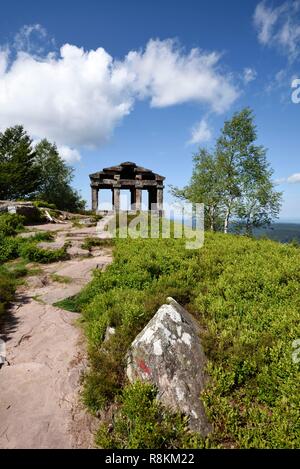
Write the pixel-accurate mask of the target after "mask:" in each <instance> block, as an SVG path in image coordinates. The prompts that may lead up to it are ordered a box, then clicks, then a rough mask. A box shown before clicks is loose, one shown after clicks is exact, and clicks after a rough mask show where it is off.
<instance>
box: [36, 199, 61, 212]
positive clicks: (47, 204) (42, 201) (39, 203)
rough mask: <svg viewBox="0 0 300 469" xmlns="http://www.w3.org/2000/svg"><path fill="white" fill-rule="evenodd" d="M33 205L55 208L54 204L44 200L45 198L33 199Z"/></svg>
mask: <svg viewBox="0 0 300 469" xmlns="http://www.w3.org/2000/svg"><path fill="white" fill-rule="evenodd" d="M33 205H35V207H37V208H39V207H43V208H50V209H52V210H56V209H57V207H56V205H55V204H51V203H49V202H46V201H45V200H34V201H33Z"/></svg>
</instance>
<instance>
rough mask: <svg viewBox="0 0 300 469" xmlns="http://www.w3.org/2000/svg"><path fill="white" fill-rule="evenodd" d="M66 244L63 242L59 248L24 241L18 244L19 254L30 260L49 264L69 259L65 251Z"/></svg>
mask: <svg viewBox="0 0 300 469" xmlns="http://www.w3.org/2000/svg"><path fill="white" fill-rule="evenodd" d="M67 248H68V245H67V244H65V245H64V246H63V247H62V248H59V249H44V248H39V247H38V246H37V245H36V242H34V241H28V242H24V243H22V244H21V246H20V250H19V254H20V255H21V256H22V257H23V258H24V259H27V260H28V261H30V262H39V263H41V264H49V263H50V262H58V261H62V260H66V259H69V254H68V252H67Z"/></svg>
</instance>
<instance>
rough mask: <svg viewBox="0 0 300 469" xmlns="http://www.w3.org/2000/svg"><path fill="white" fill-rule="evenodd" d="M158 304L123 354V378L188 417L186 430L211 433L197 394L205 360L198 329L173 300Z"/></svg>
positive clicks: (200, 389) (203, 382)
mask: <svg viewBox="0 0 300 469" xmlns="http://www.w3.org/2000/svg"><path fill="white" fill-rule="evenodd" d="M168 302H169V304H165V305H162V306H161V307H160V308H159V310H158V311H157V313H156V314H155V316H154V317H153V318H152V319H151V321H150V322H149V323H148V324H147V326H146V327H145V328H144V329H143V331H142V332H141V333H140V334H139V335H138V336H137V337H136V339H135V340H134V342H133V343H132V344H131V347H130V349H129V351H128V354H127V370H126V371H127V376H128V379H129V381H130V382H134V381H135V380H137V379H139V380H141V381H145V382H150V383H152V384H154V385H155V386H156V387H157V389H158V396H157V397H158V399H159V400H160V401H161V402H162V403H163V404H164V405H165V406H167V407H169V408H171V409H172V410H175V411H180V412H182V413H184V414H185V415H186V416H188V417H189V427H190V429H191V430H194V431H198V432H199V433H201V435H203V436H206V435H207V434H208V433H210V431H211V425H210V423H209V422H208V419H207V416H206V414H205V410H204V407H203V404H202V402H201V400H200V394H201V392H202V391H203V390H204V388H205V384H206V381H207V376H206V373H205V363H206V358H205V355H204V352H203V349H202V346H201V342H200V337H199V327H198V325H197V323H196V321H195V320H194V319H193V318H192V316H191V315H190V314H189V313H188V312H187V311H186V310H185V309H184V308H182V307H181V306H180V305H179V304H178V303H177V302H176V301H175V300H174V299H173V298H168Z"/></svg>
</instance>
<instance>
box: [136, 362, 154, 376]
mask: <svg viewBox="0 0 300 469" xmlns="http://www.w3.org/2000/svg"><path fill="white" fill-rule="evenodd" d="M137 365H138V367H139V368H140V369H141V370H142V371H143V372H144V373H147V375H150V373H151V369H150V368H149V367H148V366H147V365H146V363H145V362H144V360H137Z"/></svg>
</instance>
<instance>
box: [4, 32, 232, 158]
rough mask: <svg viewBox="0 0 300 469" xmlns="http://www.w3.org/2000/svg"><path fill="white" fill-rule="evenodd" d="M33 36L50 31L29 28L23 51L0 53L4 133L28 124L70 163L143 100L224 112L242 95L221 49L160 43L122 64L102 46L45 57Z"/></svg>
mask: <svg viewBox="0 0 300 469" xmlns="http://www.w3.org/2000/svg"><path fill="white" fill-rule="evenodd" d="M33 34H37V35H39V37H40V38H42V37H44V36H45V34H46V32H45V30H44V29H43V28H42V27H41V26H40V25H33V26H26V27H24V28H23V30H22V31H21V32H20V33H19V35H18V36H17V37H16V40H15V50H16V49H17V53H16V54H12V50H11V48H10V49H9V48H7V47H6V48H2V49H1V48H0V109H1V113H0V129H4V128H6V127H8V126H11V125H15V124H23V125H24V127H25V128H26V129H27V130H28V131H29V132H30V134H31V135H32V136H33V138H35V139H39V138H43V137H47V138H49V139H51V140H52V141H55V142H56V143H57V145H58V147H60V148H62V149H63V150H62V151H63V154H64V157H65V159H66V160H67V161H71V160H72V161H77V160H78V159H79V153H78V151H77V150H74V148H75V147H77V148H78V147H81V146H89V147H99V146H100V145H101V144H103V143H104V142H106V141H107V140H108V139H109V138H110V136H111V135H112V133H113V131H114V129H115V128H116V126H117V125H119V124H120V122H122V119H123V118H124V117H125V116H126V115H128V114H129V113H130V112H131V111H132V110H133V108H134V104H135V102H136V101H137V100H145V99H147V100H149V101H150V105H151V106H152V107H166V106H173V105H177V104H182V103H187V102H196V103H199V104H201V105H204V106H205V107H206V108H207V110H209V111H213V112H216V113H221V112H223V111H226V110H227V109H229V107H230V106H231V105H232V103H233V102H234V101H235V100H236V99H237V97H238V95H239V91H238V89H237V87H236V86H235V84H234V83H233V82H232V78H231V76H230V75H228V74H226V73H225V72H224V70H222V68H221V57H220V55H219V54H217V53H216V52H210V53H208V52H204V51H202V50H200V49H192V50H191V51H187V52H186V51H185V50H184V49H182V48H181V47H180V45H179V44H178V43H177V42H176V41H174V40H169V39H168V40H163V41H161V40H158V39H157V40H150V41H149V42H148V44H147V45H146V47H145V49H144V50H139V51H130V52H129V53H128V54H127V55H126V56H125V57H124V58H123V59H119V60H117V59H114V58H113V57H112V56H111V55H110V54H108V53H107V52H106V51H105V50H104V49H103V48H102V47H99V48H98V49H96V50H89V51H86V50H84V49H83V48H81V47H77V46H75V45H72V44H64V45H63V46H62V47H61V48H60V50H59V52H58V53H57V52H55V51H54V52H53V51H51V50H50V51H49V48H48V52H47V54H45V53H44V52H41V50H42V49H39V48H37V49H36V50H34V51H33V49H32V47H33V46H32V40H31V37H32V35H33ZM37 51H38V54H37ZM202 125H203V124H202ZM202 133H203V135H205V134H206V135H207V134H208V129H205V127H203V128H202ZM67 148H68V150H67ZM76 151H77V153H76Z"/></svg>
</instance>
